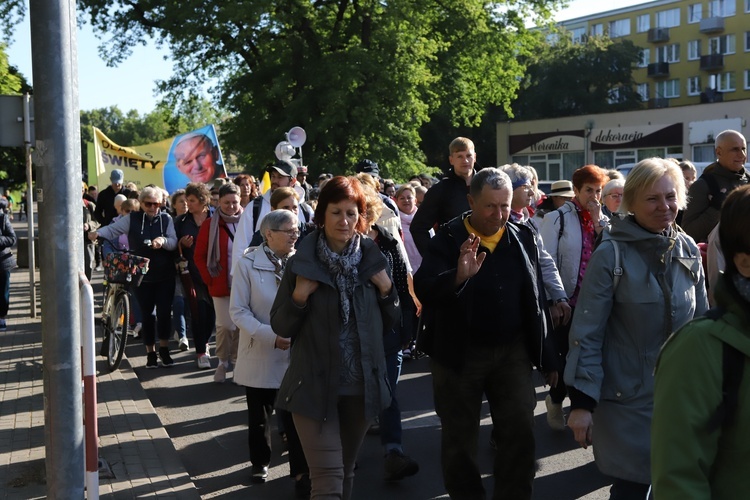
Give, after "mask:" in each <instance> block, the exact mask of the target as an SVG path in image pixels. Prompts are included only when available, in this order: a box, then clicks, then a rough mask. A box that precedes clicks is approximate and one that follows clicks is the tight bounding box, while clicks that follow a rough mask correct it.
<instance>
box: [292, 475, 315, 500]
mask: <svg viewBox="0 0 750 500" xmlns="http://www.w3.org/2000/svg"><path fill="white" fill-rule="evenodd" d="M311 490H312V483H311V482H310V476H309V475H308V474H302V477H301V478H299V479H295V480H294V496H295V497H297V498H310V491H311Z"/></svg>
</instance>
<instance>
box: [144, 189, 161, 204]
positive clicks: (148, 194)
mask: <svg viewBox="0 0 750 500" xmlns="http://www.w3.org/2000/svg"><path fill="white" fill-rule="evenodd" d="M146 198H154V199H155V200H158V202H159V203H160V204H161V203H164V193H162V190H161V189H160V188H158V187H153V186H146V187H145V188H143V189H142V190H141V193H140V194H139V195H138V201H140V202H141V203H143V200H145V199H146Z"/></svg>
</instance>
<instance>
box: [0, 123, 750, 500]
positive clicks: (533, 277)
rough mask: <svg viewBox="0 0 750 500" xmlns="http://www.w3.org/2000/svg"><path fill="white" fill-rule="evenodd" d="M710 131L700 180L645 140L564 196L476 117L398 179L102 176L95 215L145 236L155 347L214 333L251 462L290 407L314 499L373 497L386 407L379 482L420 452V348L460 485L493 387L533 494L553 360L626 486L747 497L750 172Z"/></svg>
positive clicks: (165, 355)
mask: <svg viewBox="0 0 750 500" xmlns="http://www.w3.org/2000/svg"><path fill="white" fill-rule="evenodd" d="M715 149H716V158H717V160H716V162H715V163H713V164H711V165H710V166H709V167H707V168H706V169H705V170H704V172H703V173H702V174H701V175H700V176H699V177H698V178H697V179H696V174H697V172H696V169H695V167H694V166H693V165H692V164H691V163H690V162H688V161H677V160H673V159H661V158H647V159H644V160H642V161H641V162H639V163H638V164H637V165H636V166H635V167H634V168H633V169H632V170H631V171H630V173H629V175H628V176H627V178H623V177H622V175H621V174H619V172H617V171H616V170H606V169H603V168H600V167H599V166H597V165H582V166H581V167H580V168H578V169H576V170H575V171H574V172H573V173H572V176H571V178H570V179H563V180H558V181H556V182H554V183H553V184H552V185H551V189H550V191H549V193H544V192H542V191H541V190H540V189H539V187H538V185H539V179H538V176H537V173H536V171H535V170H534V168H533V167H530V166H524V165H518V164H509V165H503V166H500V167H499V168H495V167H485V168H482V169H479V168H477V152H476V150H475V147H474V144H473V142H472V141H471V140H470V139H467V138H464V137H458V138H456V139H455V140H453V141H452V142H451V143H450V145H449V151H448V153H449V154H448V160H449V163H450V165H451V169H450V170H449V171H448V172H447V173H446V174H445V176H444V177H443V178H442V179H440V180H436V179H433V178H431V177H430V176H428V175H425V174H422V175H419V176H415V177H414V178H412V179H410V180H409V181H408V182H404V183H402V184H400V185H399V184H398V183H397V182H394V181H392V180H389V179H383V178H381V176H380V168H379V166H378V164H377V163H376V162H374V161H372V160H368V159H366V160H362V161H360V162H359V163H357V164H356V165H355V166H354V167H353V169H352V170H353V172H352V174H351V175H350V176H335V177H334V176H331V175H329V174H321V176H320V177H319V178H318V182H317V183H315V184H314V185H311V184H309V183H308V181H307V176H308V170H307V167H302V166H299V165H297V164H295V163H294V162H290V161H279V162H277V163H275V164H274V165H272V166H269V167H268V169H267V172H268V174H269V177H270V181H271V186H270V189H268V190H267V191H266V192H265V193H261V192H260V190H259V182H258V180H257V179H255V178H254V177H252V176H249V175H247V174H242V175H239V176H237V177H235V178H234V179H231V180H229V179H217V180H214V181H212V182H211V184H210V185H206V184H204V183H201V182H191V183H189V184H188V185H187V186H185V188H184V189H180V190H178V191H176V192H174V193H171V195H170V194H169V193H166V192H165V191H164V190H163V189H161V188H159V187H157V186H145V187H143V188H141V189H138V188H137V187H136V186H130V187H128V186H127V185H125V184H124V175H123V172H122V171H120V170H114V171H113V172H112V174H111V178H110V180H111V185H110V186H108V187H107V188H105V189H102V190H101V191H100V192H98V193H97V192H96V190H95V189H94V190H93V192H92V191H91V190H90V189H87V188H86V187H85V186H84V196H83V198H84V203H83V206H84V223H85V225H84V229H85V231H86V235H87V237H88V241H90V242H94V241H96V240H99V241H103V242H107V244H105V245H103V246H104V247H107V246H108V245H109V246H110V247H111V248H110V249H109V250H108V251H112V250H120V251H122V250H129V251H131V252H134V253H136V254H137V255H140V256H143V257H148V258H149V259H151V264H150V266H149V271H148V273H147V275H146V276H145V278H144V280H143V282H142V283H141V285H140V286H138V287H134V288H133V290H132V292H133V293H134V295H135V297H136V299H137V305H138V306H139V307H138V308H137V309H138V311H137V312H136V319H135V321H136V322H137V325H138V327H137V331H138V332H139V333H140V336H141V337H142V339H143V343H144V345H145V347H146V357H147V359H146V367H147V368H157V367H159V366H162V367H170V366H172V365H173V364H174V360H173V359H172V358H171V355H170V350H171V348H170V340H171V339H172V338H174V339H175V340H176V342H177V345H178V348H179V349H181V350H188V349H189V348H190V347H189V346H190V344H189V340H188V338H192V342H193V349H194V350H195V360H196V365H197V368H198V369H201V370H204V369H211V368H212V357H211V351H210V345H209V344H210V342H209V341H210V338H211V337H212V335H213V334H215V358H216V363H215V364H214V365H213V366H215V371H214V376H213V380H214V382H215V383H223V382H225V381H226V380H227V379H228V378H230V374H231V378H232V380H233V381H234V383H236V384H238V385H241V386H244V387H245V389H246V396H247V412H248V413H247V415H248V447H249V456H250V463H251V473H250V476H251V479H252V481H253V482H257V483H262V482H264V481H265V480H266V478H267V477H268V467H269V466H270V465H271V462H272V460H273V459H274V454H273V453H272V449H271V442H272V440H271V433H272V427H273V426H274V422H273V419H272V416H273V415H274V414H275V415H276V416H277V423H276V425H277V426H278V429H279V430H280V431H282V432H283V433H284V437H285V442H286V445H287V447H288V450H289V466H290V474H291V476H292V477H293V478H294V484H295V488H294V490H295V493H296V494H297V495H298V496H299V497H311V498H344V499H349V498H356V495H353V493H352V492H353V490H354V470H355V468H356V459H357V453H358V450H359V448H360V446H361V444H362V441H363V439H364V436H365V433H366V432H367V431H368V429H370V428H371V427H373V426H377V427H378V428H379V432H380V435H381V443H382V445H383V452H384V456H385V459H384V477H385V479H386V480H391V481H397V480H401V479H404V478H406V477H409V476H412V475H414V474H416V473H417V472H418V471H419V465H418V463H417V462H416V461H415V460H413V459H412V458H411V457H409V456H408V455H407V454H406V453H405V451H404V449H403V444H402V428H401V415H400V410H399V404H398V397H397V387H398V380H399V376H400V372H401V367H402V362H403V360H404V359H409V358H413V357H420V356H423V355H426V356H429V367H430V371H431V374H432V384H433V392H434V404H435V410H436V413H437V415H438V416H439V418H440V420H441V428H442V430H441V433H442V444H441V459H442V478H443V481H444V485H445V488H446V490H447V492H448V494H449V495H450V496H451V497H452V498H460V499H482V498H486V496H487V492H486V491H485V489H484V486H483V484H482V478H481V475H480V472H479V467H478V462H477V450H478V443H477V440H478V431H479V426H480V420H481V417H482V415H481V404H482V401H483V400H484V399H485V398H486V400H487V402H488V403H489V407H490V416H491V420H492V425H493V428H492V433H491V436H492V437H491V443H490V445H491V446H492V447H493V448H494V449H495V456H494V468H493V472H494V477H495V490H494V492H493V494H492V496H493V498H513V499H516V498H519V499H521V498H530V497H531V494H532V488H533V481H534V475H535V449H534V448H535V444H534V432H533V425H534V408H535V406H536V396H535V386H534V379H533V370H534V369H537V370H538V371H539V372H540V373H541V374H542V375H543V376H544V379H545V381H546V384H547V385H548V386H549V389H548V394H546V396H545V406H546V410H547V413H546V420H547V423H548V425H549V426H550V427H551V428H552V429H554V430H557V431H565V429H566V428H569V429H570V430H571V431H572V437H573V439H574V440H575V441H576V442H578V443H579V444H580V445H581V446H582V447H584V448H586V447H588V446H589V445H593V449H594V457H595V461H596V464H597V466H598V468H599V469H600V470H601V471H602V472H603V473H604V474H606V475H608V476H609V477H611V478H612V483H613V484H612V488H611V493H610V495H611V498H613V499H631V498H632V499H636V498H638V499H642V498H646V497H647V495H649V494H650V495H654V496H655V498H699V497H700V498H703V497H712V498H734V497H736V496H737V492H738V491H741V488H742V486H748V485H749V484H748V479H746V475H745V474H742V471H744V470H747V468H748V467H750V459H748V457H749V456H750V441H745V440H744V437H746V434H747V433H748V430H747V429H745V428H744V427H743V426H742V424H743V423H744V422H747V417H750V396H748V391H746V390H745V391H740V390H739V388H740V387H744V388H745V389H746V388H747V383H748V382H747V380H746V379H747V378H748V377H750V375H748V373H750V371H748V370H745V371H744V374H743V371H742V367H743V366H744V365H745V364H747V363H748V359H747V358H748V355H750V239H748V238H749V237H748V232H747V231H746V229H745V225H746V224H745V220H746V218H747V214H749V213H750V205H749V203H750V201H749V200H750V186H748V184H749V183H750V178H749V177H748V173H747V172H746V171H745V168H744V163H745V161H746V160H747V147H746V142H745V139H744V137H743V136H742V135H741V134H740V133H739V132H736V131H731V130H728V131H725V132H722V133H721V134H718V135H717V137H716V148H715ZM678 221H681V222H682V226H681V225H680V224H678ZM0 222H2V223H3V224H2V225H9V223H7V221H6V219H2V220H0ZM720 222H721V223H720ZM683 228H684V229H683ZM11 232H12V229H11ZM8 238H9V237H8ZM8 238H6V235H5V232H4V233H3V236H2V237H0V267H2V268H4V266H5V262H4V260H3V258H4V257H3V256H4V252H5V250H4V248H5V246H6V245H5V243H6V241H5V240H6V239H8ZM9 243H10V244H12V242H10V241H9ZM90 250H91V252H90V255H89V256H88V258H87V259H86V267H87V273H89V275H90V272H91V270H92V269H95V268H96V265H97V264H96V262H97V260H96V259H97V258H96V252H94V251H93V248H90ZM706 268H709V269H715V270H716V271H715V273H714V274H713V277H712V274H711V273H708V274H707V273H706V271H705V269H706ZM707 276H708V278H707ZM6 288H7V287H6ZM0 291H2V290H0ZM6 296H7V293H6ZM709 301H711V303H712V304H713V303H715V304H716V305H717V306H718V308H715V309H711V310H710V311H709ZM6 302H7V299H6ZM2 306H3V302H2V297H0V319H2V313H3V307H2ZM5 309H7V307H6V308H5ZM704 315H706V318H705V319H701V317H702V316H704ZM0 326H2V325H1V324H0ZM134 329H135V328H134ZM157 340H158V345H157ZM664 346H666V347H664ZM727 353H730V354H727ZM730 359H737V360H739V361H735V362H734V363H733V365H732V367H733V368H732V369H731V370H730V369H727V366H726V365H727V364H728V363H729V361H728V360H730ZM737 367H739V368H737ZM655 371H656V374H655V375H654V372H655ZM728 379H729V380H728ZM743 382H744V384H745V385H744V386H742V385H741V384H742V383H743ZM732 387H734V388H735V389H734V391H735V392H734V393H732ZM728 388H729V389H728ZM566 398H568V400H569V401H570V405H569V408H566V407H565V406H564V404H565V400H566Z"/></svg>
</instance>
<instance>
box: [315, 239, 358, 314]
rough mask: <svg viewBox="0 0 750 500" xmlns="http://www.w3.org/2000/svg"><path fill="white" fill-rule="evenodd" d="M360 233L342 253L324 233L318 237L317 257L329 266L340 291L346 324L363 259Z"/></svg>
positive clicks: (341, 309)
mask: <svg viewBox="0 0 750 500" xmlns="http://www.w3.org/2000/svg"><path fill="white" fill-rule="evenodd" d="M359 243H360V235H359V233H354V236H352V239H351V240H349V243H348V244H347V245H346V248H344V251H343V252H341V254H337V253H336V252H334V251H333V250H331V249H330V248H328V244H327V243H326V237H325V234H324V233H322V232H321V233H320V237H319V238H318V247H317V257H318V259H320V261H321V262H322V263H323V265H325V266H326V268H328V271H329V272H330V273H331V277H333V282H334V283H335V284H336V288H337V289H338V291H339V301H340V303H341V307H340V309H339V311H340V312H341V319H342V320H343V322H344V324H346V323H348V322H349V314H350V312H351V298H352V296H353V295H354V287H355V285H356V284H357V278H358V277H359V276H358V274H359V273H358V270H357V266H358V265H359V263H360V261H361V260H362V249H361V248H360V246H359Z"/></svg>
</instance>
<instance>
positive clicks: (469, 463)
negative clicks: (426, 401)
mask: <svg viewBox="0 0 750 500" xmlns="http://www.w3.org/2000/svg"><path fill="white" fill-rule="evenodd" d="M430 368H431V370H432V380H433V390H434V395H435V411H436V412H437V414H438V416H439V417H440V420H441V423H442V427H443V430H442V438H443V439H442V445H441V454H442V468H443V480H444V482H445V488H446V490H448V494H449V495H450V496H451V498H461V499H472V500H473V499H477V500H483V499H485V498H486V493H485V490H484V487H483V486H482V478H481V475H480V472H479V467H478V465H477V446H478V443H477V441H478V433H479V420H480V417H481V409H482V399H483V395H486V396H487V401H488V402H489V405H490V413H491V417H492V424H493V426H494V428H493V435H494V437H495V442H496V443H497V447H498V450H497V452H496V454H495V464H494V476H495V491H494V496H493V498H497V499H500V498H513V499H519V500H521V499H525V498H531V488H532V483H533V481H534V433H533V425H534V407H535V405H536V396H535V392H534V383H533V381H532V378H531V361H530V360H529V356H528V354H527V352H526V348H525V345H524V341H523V339H518V340H516V341H515V342H513V343H510V344H507V345H500V346H496V347H487V346H471V347H470V348H469V349H467V352H466V358H465V360H464V366H463V369H462V370H460V371H458V370H454V369H452V368H448V367H446V366H444V365H441V364H440V363H438V362H436V361H435V360H434V358H433V359H430Z"/></svg>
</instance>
